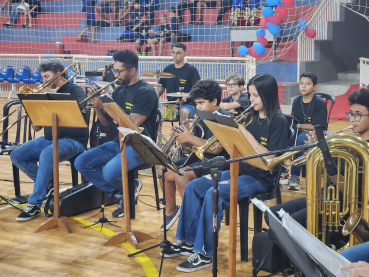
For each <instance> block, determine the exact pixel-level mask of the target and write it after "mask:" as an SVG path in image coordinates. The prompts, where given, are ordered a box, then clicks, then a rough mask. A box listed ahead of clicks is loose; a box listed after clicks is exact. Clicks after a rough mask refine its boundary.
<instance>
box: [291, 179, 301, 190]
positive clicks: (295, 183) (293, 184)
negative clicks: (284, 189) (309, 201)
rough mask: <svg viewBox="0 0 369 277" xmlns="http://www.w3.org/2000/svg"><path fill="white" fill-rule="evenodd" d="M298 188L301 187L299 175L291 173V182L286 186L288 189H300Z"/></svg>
mask: <svg viewBox="0 0 369 277" xmlns="http://www.w3.org/2000/svg"><path fill="white" fill-rule="evenodd" d="M300 189H301V185H300V177H299V176H295V175H292V176H291V182H290V185H289V187H288V190H300Z"/></svg>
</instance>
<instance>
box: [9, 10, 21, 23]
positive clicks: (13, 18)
mask: <svg viewBox="0 0 369 277" xmlns="http://www.w3.org/2000/svg"><path fill="white" fill-rule="evenodd" d="M20 14H21V12H20V11H19V10H16V11H12V12H11V14H10V18H9V21H10V22H12V23H17V21H18V18H19V15H20Z"/></svg>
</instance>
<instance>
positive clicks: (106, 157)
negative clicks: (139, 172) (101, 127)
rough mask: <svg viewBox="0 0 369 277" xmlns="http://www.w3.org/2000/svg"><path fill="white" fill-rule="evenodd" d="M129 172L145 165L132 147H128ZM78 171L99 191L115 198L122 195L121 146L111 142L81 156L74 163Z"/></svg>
mask: <svg viewBox="0 0 369 277" xmlns="http://www.w3.org/2000/svg"><path fill="white" fill-rule="evenodd" d="M126 151H127V168H128V171H130V170H132V169H134V168H136V167H138V166H140V165H142V164H144V162H143V161H141V160H140V159H139V158H138V157H137V155H136V153H135V152H134V151H133V149H132V147H131V146H129V145H127V147H126ZM74 166H75V167H76V169H77V170H78V171H79V172H80V173H81V174H82V175H83V176H85V177H86V178H87V179H88V180H89V181H90V182H91V183H92V184H94V186H96V187H97V188H98V189H99V190H101V191H103V192H105V193H106V194H108V195H109V196H111V197H113V196H114V195H115V194H122V191H123V187H122V168H121V159H120V145H119V143H117V142H113V141H109V142H106V143H104V144H103V145H100V146H97V147H95V148H92V149H90V150H88V151H87V152H85V153H83V154H82V155H79V156H78V158H77V159H76V161H75V162H74Z"/></svg>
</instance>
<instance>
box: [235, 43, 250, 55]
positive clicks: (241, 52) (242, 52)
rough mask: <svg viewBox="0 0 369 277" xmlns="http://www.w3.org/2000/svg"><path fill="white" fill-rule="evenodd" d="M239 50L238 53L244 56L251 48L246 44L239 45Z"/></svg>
mask: <svg viewBox="0 0 369 277" xmlns="http://www.w3.org/2000/svg"><path fill="white" fill-rule="evenodd" d="M237 51H238V54H240V55H242V56H246V55H247V54H248V53H249V49H247V47H246V46H245V45H240V46H238V49H237Z"/></svg>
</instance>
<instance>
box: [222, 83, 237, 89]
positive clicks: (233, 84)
mask: <svg viewBox="0 0 369 277" xmlns="http://www.w3.org/2000/svg"><path fill="white" fill-rule="evenodd" d="M225 85H226V87H231V88H234V87H235V86H237V84H236V83H226V84H225Z"/></svg>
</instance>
